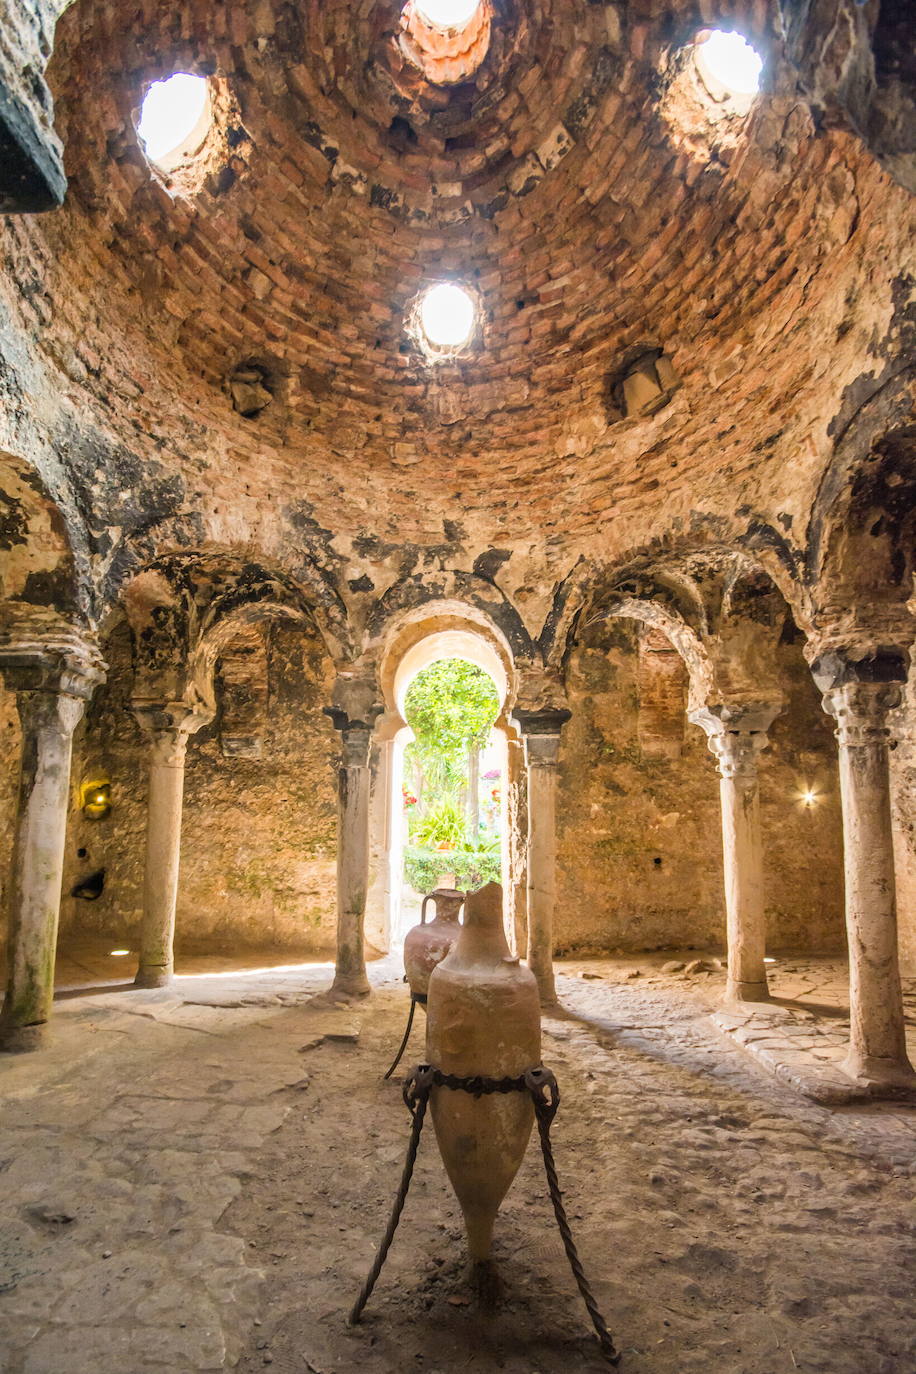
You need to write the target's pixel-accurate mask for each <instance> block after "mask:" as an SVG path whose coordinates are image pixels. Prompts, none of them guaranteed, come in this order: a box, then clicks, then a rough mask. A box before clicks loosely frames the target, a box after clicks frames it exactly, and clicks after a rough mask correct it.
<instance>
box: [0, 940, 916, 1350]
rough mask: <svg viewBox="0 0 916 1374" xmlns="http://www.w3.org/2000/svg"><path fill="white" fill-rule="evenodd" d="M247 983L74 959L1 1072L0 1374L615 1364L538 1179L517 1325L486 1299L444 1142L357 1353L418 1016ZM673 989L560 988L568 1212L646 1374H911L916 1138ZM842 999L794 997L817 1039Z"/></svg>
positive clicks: (517, 1292)
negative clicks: (479, 1290) (752, 1049)
mask: <svg viewBox="0 0 916 1374" xmlns="http://www.w3.org/2000/svg"><path fill="white" fill-rule="evenodd" d="M682 957H689V956H682ZM235 962H236V967H235V968H230V969H225V968H224V969H223V970H220V969H219V968H218V967H216V965H217V961H215V960H212V959H211V960H206V959H200V960H194V961H192V962H191V964H190V967H189V968H188V970H187V973H186V975H185V976H182V977H180V978H179V979H178V980H177V981H176V984H175V987H174V989H170V990H168V991H157V992H142V991H137V990H134V989H130V988H128V987H126V986H123V980H121V979H119V970H120V969H121V968H123V967H124V966H125V964H126V963H127V961H126V960H124V961H123V962H122V961H121V960H120V958H118V957H112V956H110V955H109V954H108V953H107V951H104V950H101V951H100V950H99V949H98V948H97V947H96V948H92V947H88V946H87V947H81V948H79V949H74V950H71V951H68V952H67V955H66V957H65V958H62V960H61V965H60V971H61V974H62V980H63V982H64V984H65V985H68V987H69V990H66V989H65V990H63V991H62V996H61V999H60V1001H59V1002H58V1006H57V1010H56V1017H55V1035H54V1041H53V1043H52V1045H51V1047H50V1048H49V1049H48V1050H47V1051H44V1052H42V1053H41V1054H40V1055H38V1056H35V1055H32V1056H21V1057H15V1056H13V1057H6V1058H4V1059H2V1060H0V1374H109V1371H111V1372H112V1374H146V1372H147V1371H170V1374H196V1371H205V1370H218V1369H225V1368H237V1369H238V1370H240V1371H253V1370H257V1369H262V1368H264V1367H266V1366H270V1365H272V1366H273V1367H274V1369H275V1370H277V1371H290V1374H291V1372H292V1371H293V1370H295V1371H298V1372H299V1374H308V1371H310V1370H311V1371H312V1374H331V1371H332V1370H334V1371H356V1370H359V1371H360V1372H361V1374H376V1371H378V1372H379V1374H381V1372H382V1371H389V1370H390V1371H395V1370H397V1371H401V1370H404V1369H417V1370H423V1371H426V1374H436V1371H438V1372H439V1374H452V1372H453V1371H458V1370H465V1369H471V1370H472V1371H486V1374H489V1372H490V1371H494V1374H495V1371H496V1370H507V1371H510V1374H513V1372H515V1371H517V1374H567V1371H569V1370H573V1369H580V1370H592V1369H597V1368H599V1367H600V1366H599V1365H597V1364H596V1363H595V1359H594V1356H593V1354H592V1353H591V1343H590V1341H589V1340H588V1338H587V1334H586V1332H587V1327H586V1325H585V1321H584V1317H583V1313H582V1311H581V1307H580V1305H579V1301H578V1298H577V1295H576V1293H575V1290H574V1288H573V1287H572V1285H571V1281H570V1279H569V1275H568V1272H567V1271H566V1269H565V1261H564V1259H563V1254H562V1249H561V1248H560V1247H559V1245H558V1243H557V1241H556V1237H555V1235H554V1233H553V1232H552V1230H551V1227H550V1225H549V1218H548V1216H547V1213H546V1212H545V1210H544V1201H543V1185H542V1181H541V1177H540V1173H539V1169H538V1167H537V1160H536V1158H534V1157H533V1156H532V1152H529V1160H528V1162H527V1164H526V1166H525V1169H524V1170H523V1173H522V1175H521V1176H520V1178H519V1182H518V1184H517V1185H516V1188H515V1189H514V1190H513V1192H512V1193H511V1194H510V1196H509V1198H508V1199H507V1203H506V1206H505V1209H504V1216H503V1217H502V1219H501V1222H500V1227H501V1232H500V1234H501V1240H500V1246H501V1250H500V1258H501V1261H502V1263H503V1267H504V1270H505V1276H506V1279H507V1286H508V1288H509V1289H510V1293H511V1297H510V1300H509V1301H507V1303H506V1304H505V1306H504V1308H503V1309H501V1310H500V1312H499V1313H498V1314H496V1315H495V1316H493V1317H486V1318H483V1317H482V1316H481V1314H479V1313H476V1312H475V1311H474V1308H473V1304H471V1303H470V1301H469V1298H468V1296H467V1295H466V1293H465V1292H464V1290H463V1288H462V1273H461V1265H460V1255H461V1242H460V1228H459V1226H458V1224H457V1220H456V1211H455V1207H454V1204H453V1203H452V1201H451V1195H450V1193H449V1191H448V1188H447V1185H446V1184H445V1182H444V1180H443V1177H442V1173H441V1168H440V1167H439V1165H438V1160H437V1158H436V1154H435V1148H434V1144H433V1142H432V1140H431V1139H430V1140H429V1141H426V1142H425V1143H424V1148H423V1152H422V1153H421V1160H420V1165H419V1166H418V1175H417V1185H416V1196H415V1197H413V1198H412V1199H411V1202H410V1203H409V1204H408V1209H407V1211H406V1213H405V1220H404V1231H403V1232H402V1234H401V1235H400V1236H399V1238H398V1241H397V1242H396V1245H395V1249H394V1251H393V1254H392V1259H391V1262H390V1268H389V1269H386V1272H385V1274H384V1275H383V1278H382V1281H381V1283H380V1285H379V1290H378V1293H377V1295H376V1297H375V1298H374V1299H373V1304H372V1306H371V1308H370V1311H369V1313H367V1320H366V1323H365V1325H364V1326H362V1327H360V1328H357V1329H355V1330H349V1329H348V1328H347V1327H346V1325H345V1320H344V1318H345V1312H346V1307H347V1305H348V1303H349V1302H350V1301H351V1300H352V1297H353V1295H354V1292H355V1291H356V1290H357V1289H358V1287H359V1283H360V1282H361V1280H362V1277H363V1276H364V1273H365V1270H366V1268H367V1267H368V1264H369V1262H370V1260H371V1256H372V1252H373V1249H374V1245H375V1243H376V1240H377V1238H378V1235H379V1234H380V1231H381V1229H382V1227H383V1225H384V1220H385V1216H386V1214H387V1209H388V1207H389V1205H390V1200H391V1196H392V1193H393V1190H394V1187H395V1185H396V1182H397V1178H398V1176H399V1173H400V1164H401V1159H402V1152H403V1148H404V1143H405V1137H406V1118H405V1113H404V1110H403V1106H402V1105H401V1104H400V1102H399V1095H398V1090H397V1088H396V1086H395V1085H394V1084H385V1083H383V1082H382V1080H381V1073H382V1071H383V1069H384V1067H386V1065H387V1059H388V1055H389V1053H390V1052H391V1050H392V1049H393V1047H394V1046H395V1045H396V1043H397V1039H398V1038H399V1031H400V1028H401V1026H402V1024H403V1017H404V1014H405V1011H406V997H405V993H404V989H403V987H402V986H401V984H400V982H399V979H398V976H397V970H396V968H395V967H394V964H393V963H392V962H386V963H381V964H378V965H376V966H375V967H374V969H373V982H374V983H375V984H376V988H377V991H376V994H375V996H374V997H373V998H372V999H371V1001H370V1002H369V1003H365V1004H358V1005H356V1006H354V1007H351V1008H344V1009H341V1010H338V1011H334V1012H329V1011H327V1010H315V1009H311V1008H309V1007H308V1006H307V1005H305V1003H307V1000H308V997H309V995H310V993H311V992H314V991H316V990H318V989H320V988H322V987H324V986H326V984H327V981H328V975H329V970H328V968H327V967H326V966H325V967H322V966H315V965H312V966H308V965H301V966H295V965H294V966H290V967H286V968H279V969H271V968H269V967H268V964H269V961H268V960H266V959H265V960H263V961H261V962H259V963H258V965H257V966H256V967H255V968H254V969H252V968H250V967H249V968H243V967H239V964H240V963H242V962H244V961H235ZM661 962H663V961H662V958H661V956H658V957H656V956H652V958H651V959H649V958H647V959H643V960H638V961H633V960H604V961H597V960H594V961H588V962H585V963H579V964H569V965H563V966H562V968H563V972H562V973H561V976H560V988H561V994H562V997H563V1001H564V1003H565V1005H566V1006H567V1008H568V1009H569V1012H570V1013H571V1014H570V1016H568V1017H566V1018H563V1019H551V1020H549V1021H547V1022H545V1048H544V1056H545V1060H546V1061H547V1062H549V1063H551V1064H553V1065H554V1066H555V1067H556V1069H557V1072H558V1075H559V1076H560V1078H561V1082H562V1084H563V1087H564V1091H565V1101H564V1106H563V1108H562V1109H561V1116H560V1118H559V1119H558V1125H557V1149H558V1159H559V1163H560V1167H561V1173H562V1176H563V1182H564V1187H565V1188H566V1190H567V1196H568V1199H569V1202H570V1210H571V1214H572V1218H573V1224H574V1226H575V1227H576V1229H577V1234H578V1236H579V1240H580V1246H581V1249H582V1252H583V1257H584V1258H585V1260H586V1262H587V1264H588V1267H589V1269H590V1271H591V1273H592V1277H593V1280H594V1283H595V1287H596V1291H597V1293H598V1295H599V1298H600V1300H601V1302H602V1305H603V1306H604V1307H605V1308H606V1309H607V1315H608V1317H609V1319H610V1320H611V1323H612V1325H613V1326H614V1327H615V1329H616V1330H617V1331H618V1332H619V1333H620V1339H621V1343H622V1346H623V1349H624V1365H623V1368H624V1369H625V1370H626V1371H627V1374H650V1372H651V1374H690V1371H694V1370H696V1371H699V1370H701V1369H702V1370H703V1371H704V1374H706V1372H707V1371H711V1372H712V1374H782V1371H783V1370H785V1371H786V1374H791V1372H792V1371H794V1370H803V1371H814V1370H820V1371H824V1372H825V1374H827V1372H828V1371H829V1374H910V1371H911V1370H913V1369H914V1368H916V1319H914V1315H913V1307H912V1292H913V1278H914V1266H916V1256H914V1245H913V1220H914V1212H913V1197H912V1179H913V1174H914V1164H913V1161H914V1157H916V1149H914V1147H916V1113H914V1112H913V1111H912V1110H910V1109H907V1108H906V1107H904V1106H901V1105H899V1104H898V1105H887V1104H852V1105H851V1106H847V1107H845V1108H843V1109H842V1110H836V1109H830V1108H827V1107H824V1106H822V1105H819V1104H817V1103H814V1102H811V1101H805V1100H804V1099H802V1098H800V1097H799V1096H798V1095H797V1094H796V1093H793V1092H791V1091H790V1090H789V1088H788V1087H787V1086H785V1085H784V1084H782V1083H780V1082H778V1081H777V1079H776V1078H774V1077H772V1076H770V1075H769V1074H766V1073H764V1072H763V1071H762V1070H761V1068H760V1066H759V1065H758V1064H757V1063H756V1062H754V1061H752V1060H750V1059H749V1057H748V1056H747V1055H746V1053H745V1052H744V1051H743V1050H741V1049H739V1048H738V1047H737V1046H736V1045H735V1044H733V1043H732V1042H730V1041H729V1040H728V1039H726V1038H725V1037H723V1035H722V1034H721V1033H720V1032H719V1031H717V1030H716V1028H715V1027H714V1026H713V1024H712V1022H711V1020H710V1016H709V1009H710V1008H711V1007H713V1006H714V1005H715V1002H716V998H717V996H718V990H719V986H720V983H721V974H720V973H719V972H718V971H713V972H711V973H708V974H705V975H704V974H703V973H702V972H701V974H700V975H699V976H691V977H685V976H684V975H683V973H673V974H671V973H669V974H662V973H661V970H660V965H661ZM248 963H249V965H250V963H251V961H250V960H249V961H248ZM637 970H638V973H637ZM128 971H129V972H132V968H130V969H129V970H128ZM836 977H837V973H836V970H835V969H834V970H832V971H831V970H830V969H828V967H827V966H826V965H824V964H823V963H821V962H820V961H818V962H817V963H806V964H804V965H803V964H802V963H800V962H799V961H795V962H794V963H790V964H789V965H788V966H787V967H785V968H784V969H783V968H780V967H778V966H777V974H776V991H777V993H780V994H781V993H785V994H786V998H785V1000H788V1001H792V1002H796V1003H800V1004H802V1007H801V1009H802V1012H804V1011H805V1010H806V1009H807V1007H808V1005H809V1001H806V999H813V1002H817V1001H818V1000H819V999H820V1000H821V1001H827V1000H828V997H829V996H832V995H833V991H832V990H833V989H834V988H837V989H838V990H841V987H842V985H841V983H840V984H837V983H836ZM783 979H785V982H784V983H783ZM793 980H794V982H793ZM831 980H832V981H831ZM79 982H82V984H83V985H84V987H86V986H88V988H89V989H90V991H88V992H87V991H82V992H79V991H77V990H76V989H75V988H74V987H73V984H74V983H79ZM803 984H804V986H802V985H803ZM809 984H810V986H809ZM92 989H101V990H100V991H94V990H92ZM790 989H791V992H790V991H789V990H790ZM813 1002H811V1003H810V1004H811V1005H813ZM829 1004H830V1005H834V1004H833V1003H829ZM839 1010H840V1011H841V1012H842V1007H841V1006H840V1007H839ZM837 1019H838V1020H842V1015H840V1017H839V1018H837ZM420 1034H421V1033H420V1030H419V1028H418V1031H416V1032H415V1034H414V1040H413V1043H412V1046H411V1051H410V1055H409V1056H408V1059H416V1058H418V1057H419V1056H420V1054H421V1053H422V1039H421V1038H420ZM825 1062H827V1061H825Z"/></svg>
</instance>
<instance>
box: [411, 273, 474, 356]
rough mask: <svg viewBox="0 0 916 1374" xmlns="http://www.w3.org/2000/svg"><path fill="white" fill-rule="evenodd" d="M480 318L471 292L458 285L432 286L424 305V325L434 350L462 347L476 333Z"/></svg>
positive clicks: (448, 283) (424, 331) (422, 310)
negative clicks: (476, 324) (476, 323)
mask: <svg viewBox="0 0 916 1374" xmlns="http://www.w3.org/2000/svg"><path fill="white" fill-rule="evenodd" d="M476 315H477V312H476V310H475V308H474V302H473V300H472V299H471V297H470V295H469V293H468V292H467V291H465V289H464V287H462V286H457V285H456V284H455V283H454V282H439V284H438V285H437V286H431V287H430V289H429V290H428V291H427V292H426V294H425V296H424V297H423V299H422V301H421V302H420V324H421V326H422V329H423V333H424V334H425V335H426V338H427V340H428V342H429V343H430V344H432V346H433V347H434V348H440V349H449V348H461V347H462V345H463V344H466V343H467V342H468V340H469V339H470V337H471V335H472V333H473V332H474V323H475V319H476Z"/></svg>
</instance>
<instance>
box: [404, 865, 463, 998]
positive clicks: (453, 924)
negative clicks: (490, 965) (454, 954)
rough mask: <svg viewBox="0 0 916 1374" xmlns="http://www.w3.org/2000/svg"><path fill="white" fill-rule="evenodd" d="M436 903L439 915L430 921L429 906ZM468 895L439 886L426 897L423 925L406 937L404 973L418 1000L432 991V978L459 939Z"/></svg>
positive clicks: (422, 909) (422, 915) (415, 927)
mask: <svg viewBox="0 0 916 1374" xmlns="http://www.w3.org/2000/svg"><path fill="white" fill-rule="evenodd" d="M429 902H435V904H436V914H435V916H434V917H433V919H432V920H431V921H427V920H426V907H427V904H428V903H429ZM463 902H464V893H463V892H457V891H456V890H455V888H453V887H437V888H436V889H435V891H434V892H430V893H429V894H428V896H426V897H424V898H423V905H422V906H421V907H420V924H419V925H418V926H413V927H412V928H411V929H410V930H408V932H407V935H406V936H405V938H404V972H405V973H406V974H407V981H408V983H409V984H410V991H411V993H412V994H413V996H414V997H425V996H426V994H427V992H428V991H429V975H430V974H431V973H432V971H433V969H434V968H435V967H436V965H437V964H440V963H441V962H442V960H443V959H444V958H445V956H446V955H447V954H448V952H449V950H450V949H451V947H452V945H453V944H454V943H455V941H456V940H457V938H458V935H459V932H460V930H461V925H460V923H459V921H458V912H459V911H460V910H461V907H462V904H463Z"/></svg>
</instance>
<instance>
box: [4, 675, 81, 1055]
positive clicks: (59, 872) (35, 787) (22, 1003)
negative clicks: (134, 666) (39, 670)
mask: <svg viewBox="0 0 916 1374" xmlns="http://www.w3.org/2000/svg"><path fill="white" fill-rule="evenodd" d="M16 706H17V708H18V711H19V719H20V721H21V723H22V761H21V766H20V773H19V797H18V812H17V818H16V831H15V839H14V842H13V861H12V868H11V873H10V888H9V948H8V960H9V971H8V975H7V986H6V998H5V1000H4V1003H3V1011H2V1014H0V1047H2V1048H4V1049H17V1050H18V1049H30V1048H32V1047H33V1046H35V1045H37V1044H39V1043H40V1041H41V1038H42V1034H41V1032H42V1027H43V1026H44V1023H45V1022H47V1020H48V1018H49V1016H50V1014H51V1003H52V1001H53V997H54V962H55V953H56V948H57V926H58V920H59V915H60V895H61V882H62V878H63V870H64V843H65V839H66V831H67V805H68V800H69V791H70V758H71V751H72V745H73V731H74V730H75V728H76V725H77V723H78V721H79V719H80V717H81V716H82V714H83V708H84V706H85V701H84V700H83V699H81V698H79V697H75V696H70V695H68V694H67V693H65V692H54V691H20V692H17V695H16Z"/></svg>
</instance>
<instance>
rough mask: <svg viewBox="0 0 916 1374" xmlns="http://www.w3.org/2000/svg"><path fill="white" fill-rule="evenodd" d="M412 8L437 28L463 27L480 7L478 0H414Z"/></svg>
mask: <svg viewBox="0 0 916 1374" xmlns="http://www.w3.org/2000/svg"><path fill="white" fill-rule="evenodd" d="M414 9H415V10H417V12H418V13H419V14H420V16H421V18H423V19H425V20H426V22H427V24H433V25H434V26H435V27H436V28H437V29H463V28H465V27H466V25H468V24H470V22H471V20H472V19H473V18H474V15H475V14H476V13H477V11H478V10H479V9H480V0H414Z"/></svg>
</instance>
